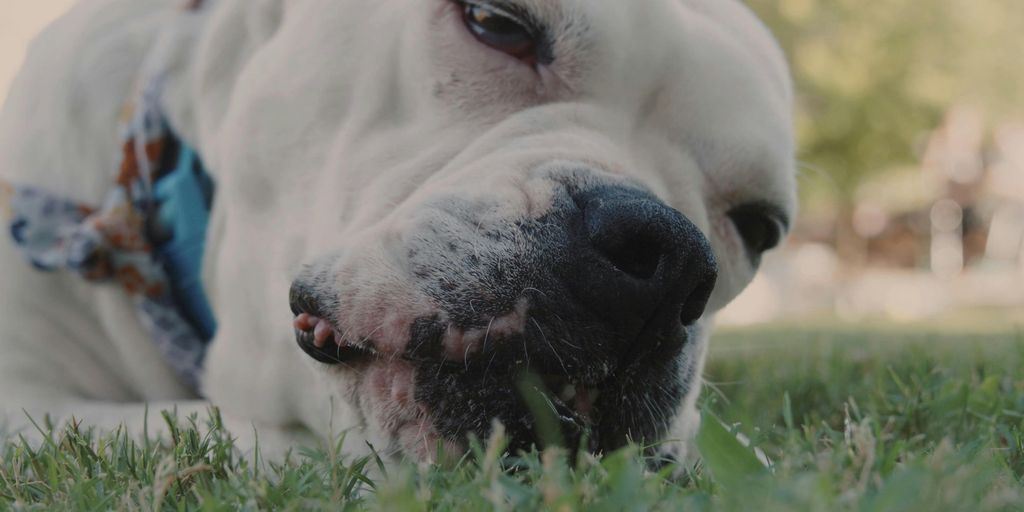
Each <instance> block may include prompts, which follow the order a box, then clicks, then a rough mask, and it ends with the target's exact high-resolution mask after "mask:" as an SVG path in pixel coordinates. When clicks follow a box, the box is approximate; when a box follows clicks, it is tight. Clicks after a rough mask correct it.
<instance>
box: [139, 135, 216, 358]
mask: <svg viewBox="0 0 1024 512" xmlns="http://www.w3.org/2000/svg"><path fill="white" fill-rule="evenodd" d="M153 192H154V197H155V198H156V200H157V202H158V203H159V205H160V209H159V212H158V217H157V218H158V220H159V223H160V230H161V232H164V233H166V234H168V235H169V237H170V238H169V239H168V240H167V241H165V242H163V243H161V244H160V245H158V246H157V253H158V254H159V255H160V256H161V258H162V259H163V263H164V267H165V268H166V269H167V274H168V276H169V277H170V282H171V287H172V289H173V294H174V297H175V300H176V301H177V303H178V307H179V308H180V309H181V310H182V312H183V313H184V314H185V317H186V318H187V319H188V321H189V323H191V324H192V325H193V326H194V327H195V328H196V330H197V331H198V333H199V335H200V336H201V337H202V338H203V339H204V340H207V341H209V340H210V339H212V338H213V335H214V333H215V332H216V330H217V322H216V320H215V319H214V316H213V310H212V309H211V308H210V303H209V301H208V300H207V298H206V292H205V291H204V290H203V284H202V266H203V254H204V247H205V244H206V231H207V227H208V226H209V224H210V205H211V201H212V198H213V182H212V181H211V180H210V177H209V176H208V175H207V174H206V172H205V171H204V169H203V166H202V163H201V162H200V161H199V159H198V158H197V157H196V154H195V151H193V150H192V148H190V147H188V145H186V144H184V143H180V149H179V151H178V164H177V166H175V168H174V170H172V171H171V172H170V173H168V174H166V175H164V176H163V177H161V178H160V179H158V180H157V182H156V184H155V185H154V191H153Z"/></svg>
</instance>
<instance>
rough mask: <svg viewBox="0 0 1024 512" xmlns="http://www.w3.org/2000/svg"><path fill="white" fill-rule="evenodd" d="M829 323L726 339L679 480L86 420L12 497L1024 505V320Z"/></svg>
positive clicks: (16, 500)
mask: <svg viewBox="0 0 1024 512" xmlns="http://www.w3.org/2000/svg"><path fill="white" fill-rule="evenodd" d="M822 325H823V326H822V327H820V328H816V327H808V326H806V325H804V326H796V327H794V326H776V327H770V328H759V329H750V330H744V331H729V332H723V333H721V334H720V335H718V336H717V337H716V339H715V341H714V349H713V355H712V359H711V362H710V364H709V367H708V370H707V377H708V381H709V385H708V388H707V390H706V392H705V395H704V407H705V409H706V411H707V412H708V414H706V415H705V423H704V429H703V430H702V433H701V436H700V438H699V444H700V446H701V449H702V451H704V452H705V458H704V461H703V463H702V464H701V465H699V466H698V467H697V468H696V469H694V470H693V471H689V472H688V473H687V475H686V476H685V477H682V478H680V477H678V476H673V473H679V471H677V470H678V469H679V468H672V467H668V468H665V469H663V470H661V471H658V472H652V471H650V470H648V469H647V467H649V465H648V464H646V461H644V460H643V458H642V457H640V456H639V455H638V454H637V452H638V450H637V449H626V450H622V451H621V452H618V453H614V454H609V455H607V456H605V457H603V458H602V459H600V460H598V459H596V458H594V457H591V456H580V457H579V458H577V459H576V460H574V461H573V464H570V463H569V460H568V457H567V456H566V455H565V453H563V452H560V451H558V450H549V451H547V452H544V453H540V454H538V453H534V454H520V455H519V456H517V457H511V458H504V457H501V449H500V447H501V443H500V440H499V441H496V442H495V441H492V442H491V443H490V445H489V446H487V447H478V448H476V449H475V457H470V458H466V459H464V460H463V461H462V462H461V463H459V464H458V465H457V466H456V467H454V468H447V469H438V468H430V467H414V466H408V467H405V468H401V469H392V470H391V471H390V473H389V474H387V475H386V476H385V475H381V473H380V471H381V470H380V469H378V461H376V460H374V459H358V460H346V459H343V458H339V457H337V456H336V453H337V450H335V449H328V450H322V451H302V452H298V453H296V454H294V456H293V457H292V458H291V460H290V461H289V462H288V463H286V464H284V465H272V464H268V463H266V462H264V461H262V460H259V459H256V460H246V459H244V458H241V457H239V456H238V454H237V453H235V452H234V451H233V450H232V448H231V444H230V441H229V440H228V439H227V437H226V436H225V435H224V434H223V433H222V432H218V431H217V430H216V429H214V432H213V433H212V434H209V435H199V434H198V433H197V432H196V431H195V430H193V429H191V428H187V427H184V426H183V427H182V428H181V429H180V430H176V431H175V435H174V436H173V439H172V440H170V441H169V442H165V443H155V442H149V443H136V442H133V441H132V440H129V439H125V438H124V437H123V436H117V435H113V436H107V437H103V438H96V437H95V436H92V435H91V434H90V433H89V432H88V431H87V429H86V428H85V427H84V426H83V427H82V428H80V429H78V430H74V431H67V432H62V433H58V434H55V435H54V436H53V439H54V442H53V443H51V444H48V445H46V446H43V447H42V448H40V449H38V450H32V449H29V448H27V447H25V446H20V445H17V444H12V445H8V446H6V447H5V448H4V449H3V460H2V463H0V509H15V510H21V509H37V510H53V509H63V510H68V509H73V510H108V509H139V508H141V509H146V510H155V509H160V510H187V509H202V510H221V509H230V510H234V509H302V510H305V509H311V508H312V509H316V508H325V509H332V510H334V509H342V510H362V509H371V510H435V509H436V510H534V509H544V510H558V511H561V510H609V511H611V510H697V511H699V510H754V511H767V510H786V511H789V510H823V511H841V510H857V511H861V510H863V511H883V510H884V511H889V510H892V511H897V510H899V511H903V510H925V511H929V512H937V511H944V510H965V511H997V510H1024V333H1022V331H1021V330H1019V329H1015V328H1014V327H1012V326H1009V325H1008V326H1006V328H1002V327H1000V328H996V329H993V328H989V329H985V330H983V331H982V330H972V329H969V328H963V327H957V328H950V329H946V328H938V327H937V326H931V327H929V328H889V327H885V326H879V325H870V326H867V327H865V326H852V327H835V326H834V325H832V326H825V324H822ZM928 331H932V332H936V333H937V332H942V333H943V334H927V332H928ZM715 418H718V419H720V421H719V420H716V419H715ZM203 421H209V420H206V419H204V420H203ZM184 423H185V424H187V423H188V422H187V421H186V422H184ZM723 425H727V427H725V426H723ZM727 429H729V430H735V431H736V432H738V433H741V434H743V435H744V436H745V437H747V438H749V440H750V442H751V443H752V445H753V446H756V447H757V448H759V449H760V450H761V451H762V452H763V453H764V455H765V456H766V457H767V458H768V459H770V467H768V468H766V467H765V466H763V465H762V464H760V463H758V462H757V458H756V457H755V455H754V454H753V452H752V451H750V450H749V449H747V448H744V447H743V446H742V445H741V444H740V443H739V442H737V441H736V440H735V439H736V438H735V437H734V436H733V435H732V434H731V433H730V432H728V431H727ZM343 442H344V440H339V443H343Z"/></svg>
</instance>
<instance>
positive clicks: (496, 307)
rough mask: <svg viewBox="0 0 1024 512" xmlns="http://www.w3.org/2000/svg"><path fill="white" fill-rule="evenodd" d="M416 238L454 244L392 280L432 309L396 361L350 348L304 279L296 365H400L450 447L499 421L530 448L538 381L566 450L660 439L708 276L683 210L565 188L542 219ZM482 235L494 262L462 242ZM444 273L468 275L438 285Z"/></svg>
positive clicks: (700, 244)
mask: <svg viewBox="0 0 1024 512" xmlns="http://www.w3.org/2000/svg"><path fill="white" fill-rule="evenodd" d="M467 211H471V210H468V209H458V208H456V209H455V210H454V211H452V212H451V213H450V214H448V213H446V214H445V216H444V219H447V220H446V221H445V222H448V221H451V222H461V223H464V224H466V225H472V224H473V223H478V222H479V219H477V218H474V217H473V216H472V215H471V214H467ZM452 219H455V220H452ZM421 227H422V228H423V229H419V231H420V232H426V233H434V235H431V236H433V237H435V238H436V239H434V240H428V241H429V242H430V243H433V244H435V245H438V246H447V247H454V248H455V249H454V250H453V251H452V252H449V253H446V254H437V253H433V254H430V253H428V256H416V257H412V256H410V261H409V262H408V265H407V267H408V268H409V269H410V275H409V276H401V279H406V280H408V281H409V283H410V286H412V287H416V288H417V289H418V290H420V291H421V292H422V293H424V294H426V295H427V296H429V297H430V298H431V302H433V303H435V304H436V305H437V313H436V314H434V315H427V316H423V317H421V318H416V319H415V320H414V321H413V322H411V326H412V327H411V328H410V329H409V331H410V332H409V333H408V340H407V342H406V343H403V344H401V346H402V347H404V348H403V349H402V351H401V353H399V354H385V353H383V351H382V350H380V349H379V347H380V345H381V344H380V343H379V342H380V341H381V340H375V339H373V337H372V336H369V337H368V338H360V337H358V336H356V337H353V339H347V338H348V337H349V335H347V334H344V333H346V329H347V327H348V326H346V325H342V324H343V323H344V322H343V321H341V320H339V318H342V317H343V316H344V315H343V314H341V313H340V312H338V311H336V308H337V307H338V306H339V304H340V301H339V300H337V299H336V297H337V296H340V295H343V294H344V293H345V290H329V286H325V285H324V284H323V282H324V279H323V278H324V276H322V275H321V276H317V275H316V274H315V273H309V274H308V275H305V276H303V277H302V278H300V279H299V280H297V281H295V283H294V284H293V287H292V292H291V306H292V311H293V313H294V314H295V315H296V320H295V327H296V332H297V340H298V344H299V346H300V347H301V348H302V349H303V350H304V351H305V352H306V353H307V354H309V355H310V356H311V357H313V358H314V359H315V360H317V361H319V362H321V363H326V364H338V363H345V364H348V365H362V364H373V362H374V361H382V360H384V359H388V358H391V359H393V358H395V357H398V358H401V359H403V360H405V361H407V362H409V363H410V364H411V367H412V368H415V370H414V373H415V375H414V378H413V381H414V383H415V385H414V391H415V401H416V402H417V404H419V405H420V406H421V408H423V409H424V410H425V411H427V414H429V415H430V417H431V418H430V421H431V423H432V425H433V427H434V428H435V429H436V431H437V432H438V434H439V435H440V436H442V437H444V438H445V439H448V440H451V441H456V442H461V441H463V440H464V438H465V436H466V435H467V434H470V433H472V434H475V435H477V436H479V437H482V438H485V437H486V436H487V435H488V434H489V431H490V429H491V426H492V422H493V420H495V419H497V420H500V421H501V422H502V423H503V424H504V425H505V427H506V430H507V432H509V434H510V435H511V437H512V441H513V443H512V446H513V448H515V447H520V448H527V447H529V446H530V445H531V444H534V443H535V442H536V440H537V423H536V421H535V414H534V413H535V412H536V411H534V410H533V409H531V407H530V406H528V405H527V403H528V402H529V400H528V399H527V398H526V397H524V396H523V386H522V385H521V383H522V382H523V377H524V375H526V374H528V373H529V374H533V375H535V376H536V377H538V378H537V379H534V380H533V381H532V382H541V383H543V386H542V387H543V388H545V389H543V390H542V392H543V394H544V395H545V399H546V400H547V401H546V403H548V404H550V405H551V407H552V408H553V412H554V415H555V416H556V417H557V418H558V420H559V423H560V425H561V430H562V432H561V434H562V435H563V437H564V439H565V440H566V442H568V443H569V445H570V446H573V447H575V446H578V444H577V443H580V442H581V441H582V440H584V439H585V440H586V441H587V448H589V449H592V450H601V449H611V448H615V447H618V446H621V445H623V444H625V443H627V442H629V441H638V442H642V441H644V440H646V441H654V440H657V439H659V438H660V437H661V436H663V435H664V433H665V431H666V430H667V428H668V426H669V422H670V421H671V419H672V418H673V417H674V416H675V414H676V413H677V411H678V409H679V407H680V406H681V404H682V399H683V396H684V395H685V393H686V392H687V390H688V388H689V386H690V385H691V384H692V383H693V382H694V381H695V380H696V379H695V378H693V376H692V375H690V376H688V375H687V372H688V371H692V368H691V367H692V366H693V363H692V362H688V361H686V360H685V359H686V358H685V357H684V348H685V346H686V343H687V341H688V340H689V339H690V337H691V336H690V331H691V329H690V326H692V325H693V324H694V323H695V322H696V321H697V320H698V319H700V318H701V316H702V315H703V313H704V309H705V306H706V305H707V301H708V298H709V296H710V295H711V292H712V289H713V288H714V284H715V279H716V276H717V268H716V263H715V259H714V256H713V253H712V251H711V248H710V245H709V243H708V241H707V239H706V238H705V237H704V235H703V234H702V233H701V232H700V230H699V229H698V228H697V227H696V226H695V225H694V224H693V223H692V222H690V221H689V220H688V219H687V218H686V217H685V216H684V215H683V214H682V213H680V212H679V211H677V210H674V209H672V208H670V207H668V206H666V205H665V204H664V203H662V202H661V201H659V200H658V199H657V198H655V197H654V196H653V195H651V194H649V193H647V192H645V191H642V190H639V189H635V188H629V187H625V186H603V187H598V188H594V189H589V190H585V191H571V190H566V191H565V192H564V193H562V194H561V195H560V196H559V197H558V198H557V199H556V200H555V202H554V206H553V207H552V209H551V210H550V211H549V212H548V213H547V214H546V215H544V216H543V217H541V218H539V219H526V218H523V219H515V220H510V221H509V222H508V224H507V225H502V226H485V227H482V228H481V227H480V226H479V225H477V226H473V228H474V229H467V230H464V231H463V232H464V233H468V234H466V235H460V234H457V231H456V230H451V229H436V226H433V225H424V226H421ZM481 232H484V233H488V232H489V233H491V234H490V235H489V236H490V238H491V241H492V242H493V243H491V244H490V245H489V246H488V247H492V252H493V253H494V254H498V256H494V257H489V256H488V254H491V253H487V252H485V254H482V255H481V254H480V250H479V247H481V245H482V242H481V241H480V240H477V239H474V238H472V237H473V236H477V235H475V233H481ZM495 233H497V234H496V235H495ZM422 238H423V237H422V236H421V239H422ZM429 238H430V237H427V239H429ZM460 248H464V251H460V250H459V249H460ZM412 249H416V248H415V247H413V248H412ZM425 252H426V251H416V250H410V251H409V254H417V255H419V254H422V253H425ZM466 253H468V254H471V256H465V257H464V255H465V254H466ZM453 263H455V264H454V265H453ZM463 267H470V268H463ZM451 268H458V269H460V270H459V272H463V271H464V272H465V273H460V274H459V275H446V274H445V273H444V271H445V270H446V269H451ZM496 322H499V323H500V324H501V326H502V327H501V328H498V327H496ZM509 326H512V327H509ZM453 333H456V334H454V335H453ZM453 344H454V345H456V347H455V348H454V349H453V347H452V345H453ZM387 345H388V346H392V347H393V346H397V345H396V344H394V343H389V344H387Z"/></svg>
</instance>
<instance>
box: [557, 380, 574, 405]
mask: <svg viewBox="0 0 1024 512" xmlns="http://www.w3.org/2000/svg"><path fill="white" fill-rule="evenodd" d="M558 398H559V399H561V400H562V401H563V402H569V401H571V400H572V399H573V398H576V386H574V385H572V384H566V385H565V387H563V388H562V392H561V393H559V394H558Z"/></svg>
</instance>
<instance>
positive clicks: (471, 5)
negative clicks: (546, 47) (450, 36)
mask: <svg viewBox="0 0 1024 512" xmlns="http://www.w3.org/2000/svg"><path fill="white" fill-rule="evenodd" d="M462 5H463V19H464V20H465V22H466V27H467V28H469V31H470V33H472V34H473V37H475V38H476V39H477V40H478V41H480V42H481V43H483V44H485V45H487V46H490V47H491V48H494V49H495V50H498V51H501V52H504V53H507V54H509V55H511V56H513V57H515V58H517V59H520V60H523V61H527V62H531V63H532V62H535V61H536V60H537V38H536V36H535V34H534V31H533V30H531V29H530V28H529V27H528V26H527V25H526V24H525V23H523V22H521V21H520V20H519V19H518V18H517V17H516V16H514V15H512V14H511V13H509V12H507V11H505V10H503V9H501V8H499V7H496V6H493V5H489V4H483V3H475V2H464V3H463V4H462Z"/></svg>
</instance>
